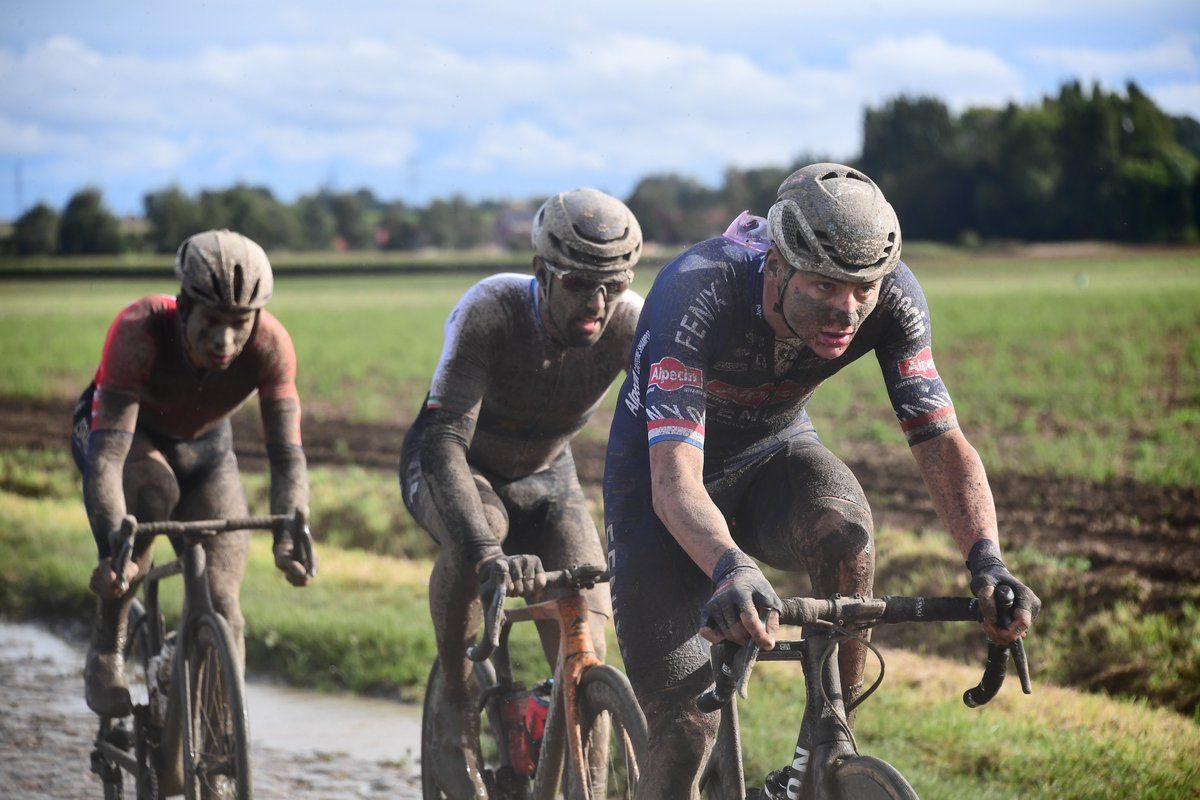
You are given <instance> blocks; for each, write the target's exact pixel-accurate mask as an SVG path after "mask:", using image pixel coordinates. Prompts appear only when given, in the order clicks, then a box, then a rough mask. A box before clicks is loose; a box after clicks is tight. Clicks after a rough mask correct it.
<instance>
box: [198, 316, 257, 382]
mask: <svg viewBox="0 0 1200 800" xmlns="http://www.w3.org/2000/svg"><path fill="white" fill-rule="evenodd" d="M257 318H258V312H256V311H225V310H222V309H217V308H213V307H212V306H206V305H200V304H196V305H194V306H192V308H191V311H190V312H189V313H188V315H187V319H186V321H185V322H184V326H183V339H184V342H185V343H186V346H187V356H188V360H189V361H191V362H192V364H193V365H195V366H196V367H198V368H199V369H206V370H212V371H220V370H224V369H228V368H229V365H230V364H232V363H233V360H234V359H235V358H237V357H238V356H239V355H240V354H241V352H242V350H243V349H245V347H246V343H247V342H248V341H250V335H251V334H252V333H253V332H254V322H255V320H256V319H257Z"/></svg>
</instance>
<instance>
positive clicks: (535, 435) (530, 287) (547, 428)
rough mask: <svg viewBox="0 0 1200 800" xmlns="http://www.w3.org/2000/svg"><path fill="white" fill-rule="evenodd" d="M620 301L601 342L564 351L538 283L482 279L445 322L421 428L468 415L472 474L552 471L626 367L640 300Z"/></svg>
mask: <svg viewBox="0 0 1200 800" xmlns="http://www.w3.org/2000/svg"><path fill="white" fill-rule="evenodd" d="M615 302H616V303H617V307H616V309H615V310H614V312H613V315H612V318H611V320H610V321H609V324H608V326H607V327H606V328H605V330H604V333H603V335H602V336H601V337H600V339H599V341H598V342H596V344H594V345H592V346H591V347H566V346H563V345H560V344H558V343H556V342H555V341H554V340H553V339H551V338H550V335H549V333H548V332H547V331H546V329H545V327H544V326H543V324H542V316H541V309H540V308H539V295H538V286H537V281H536V280H535V279H534V278H532V277H530V276H528V275H516V274H512V273H504V274H500V275H493V276H491V277H489V278H485V279H484V280H482V281H480V282H479V283H477V284H476V285H475V286H473V287H472V288H471V289H470V290H468V291H467V293H466V294H465V295H463V297H462V299H461V300H460V301H459V302H458V305H456V306H455V307H454V310H453V311H452V312H451V314H450V317H449V318H448V319H447V320H446V327H445V344H444V345H443V348H442V356H441V359H440V360H439V362H438V365H437V370H436V371H435V372H434V376H433V381H432V383H431V386H430V390H429V395H428V397H427V398H426V400H425V405H424V406H423V407H422V409H421V414H420V416H419V417H418V420H417V425H419V426H421V427H423V428H425V427H427V426H430V425H437V424H438V423H437V422H435V421H434V420H433V419H432V417H433V414H432V412H434V411H437V410H441V411H445V412H450V414H451V415H461V416H462V417H468V418H470V419H471V420H472V422H474V434H473V436H472V437H471V441H470V443H469V446H468V450H467V461H468V462H470V464H471V465H472V466H475V467H479V468H481V469H483V470H486V471H487V472H490V473H493V474H496V475H499V476H503V477H504V478H509V479H513V478H518V477H523V476H525V475H530V474H532V473H534V472H537V471H538V470H540V469H544V468H546V467H547V466H549V465H550V463H551V462H553V461H554V459H555V458H556V457H557V456H558V455H559V454H560V453H561V452H562V451H563V449H564V448H565V447H566V445H567V443H568V442H569V441H570V439H571V437H572V436H574V435H575V434H576V433H577V432H578V431H579V429H580V428H582V427H583V426H584V424H585V423H586V422H587V420H588V418H589V417H590V416H591V415H592V413H593V412H594V411H595V410H596V408H597V406H599V404H600V402H601V401H602V400H603V398H604V395H605V393H606V392H607V390H608V387H609V386H610V385H611V384H612V382H613V380H614V379H615V378H616V377H617V375H619V374H620V372H621V370H622V369H624V367H625V365H626V360H627V359H628V357H629V346H630V343H631V342H632V340H633V331H634V328H635V327H636V326H637V321H638V314H639V313H640V312H641V309H642V298H641V297H640V296H639V295H638V294H637V293H635V292H632V291H626V292H624V293H623V294H621V295H620V296H619V297H618V298H617V299H616V301H615ZM445 416H446V415H437V417H438V418H439V419H444V418H445ZM431 432H432V431H430V430H426V431H425V433H426V435H427V436H428V435H429V434H430V433H431Z"/></svg>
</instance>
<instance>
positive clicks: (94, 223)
mask: <svg viewBox="0 0 1200 800" xmlns="http://www.w3.org/2000/svg"><path fill="white" fill-rule="evenodd" d="M120 249H121V226H120V223H119V222H118V221H117V218H116V217H115V216H113V214H112V212H110V211H109V210H108V209H107V208H106V207H105V206H104V198H103V195H102V194H101V192H100V190H99V189H96V188H91V187H89V188H86V189H81V190H80V191H78V192H76V193H75V194H74V195H72V197H71V199H70V200H68V201H67V205H66V207H65V208H64V209H63V213H62V220H61V221H60V223H59V228H58V250H59V252H60V253H66V254H69V255H76V254H83V253H117V252H120Z"/></svg>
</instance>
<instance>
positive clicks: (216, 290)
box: [208, 271, 222, 300]
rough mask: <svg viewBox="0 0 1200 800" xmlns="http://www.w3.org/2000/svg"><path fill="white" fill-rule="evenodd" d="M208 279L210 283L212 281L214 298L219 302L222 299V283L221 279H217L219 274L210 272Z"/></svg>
mask: <svg viewBox="0 0 1200 800" xmlns="http://www.w3.org/2000/svg"><path fill="white" fill-rule="evenodd" d="M208 279H209V280H210V281H212V290H213V297H214V298H216V299H217V300H220V299H222V298H221V281H220V279H219V278H217V273H215V272H212V271H210V272H209V273H208Z"/></svg>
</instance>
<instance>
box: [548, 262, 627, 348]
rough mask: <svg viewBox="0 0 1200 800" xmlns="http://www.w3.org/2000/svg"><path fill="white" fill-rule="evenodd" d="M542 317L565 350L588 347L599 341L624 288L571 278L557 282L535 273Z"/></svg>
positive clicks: (554, 277)
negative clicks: (540, 295)
mask: <svg viewBox="0 0 1200 800" xmlns="http://www.w3.org/2000/svg"><path fill="white" fill-rule="evenodd" d="M538 284H539V286H540V287H541V289H542V300H543V303H542V315H543V318H544V319H545V320H546V321H547V322H548V323H549V328H550V329H551V331H552V332H553V333H554V336H555V338H556V339H558V340H559V341H560V342H562V343H563V344H565V345H567V346H568V347H591V346H592V345H594V344H595V343H596V342H598V341H600V337H601V336H602V335H603V334H604V329H605V328H606V327H608V322H609V320H610V319H612V315H613V312H614V311H615V310H616V307H617V304H616V301H617V298H618V297H619V296H620V294H621V291H624V289H623V288H622V287H623V286H625V285H627V284H621V285H620V286H618V285H617V283H616V282H612V283H611V285H606V284H602V283H600V282H598V281H591V280H587V279H580V278H576V277H574V276H568V277H566V278H560V277H557V276H554V275H551V274H550V273H548V272H547V271H546V270H545V269H539V270H538Z"/></svg>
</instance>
